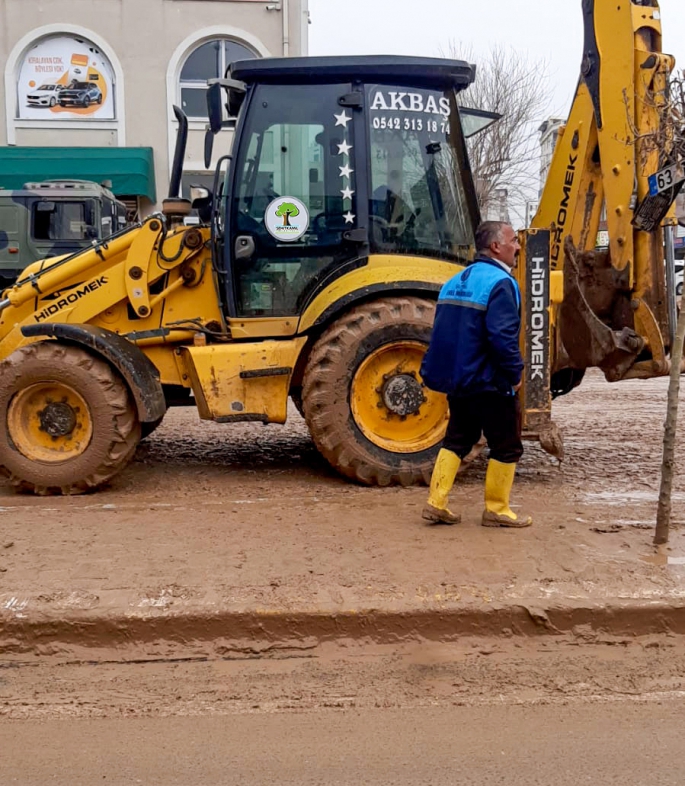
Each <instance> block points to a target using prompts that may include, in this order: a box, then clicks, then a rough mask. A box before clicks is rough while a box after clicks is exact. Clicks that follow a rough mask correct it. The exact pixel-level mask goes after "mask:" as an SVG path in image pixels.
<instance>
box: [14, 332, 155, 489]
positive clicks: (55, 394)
mask: <svg viewBox="0 0 685 786" xmlns="http://www.w3.org/2000/svg"><path fill="white" fill-rule="evenodd" d="M140 435H141V429H140V422H139V421H138V416H137V413H136V410H135V407H134V405H133V402H132V401H131V397H130V395H129V391H128V388H127V387H126V385H125V383H124V381H123V380H122V379H121V378H120V377H119V376H118V374H116V372H115V371H114V370H113V369H112V368H111V367H110V366H109V364H107V363H106V362H104V361H103V360H100V359H98V358H96V357H93V356H92V355H90V354H89V353H88V352H86V351H85V350H83V349H80V348H79V347H72V346H65V345H64V344H60V343H59V342H57V341H45V342H41V343H36V344H31V345H29V346H27V347H22V348H21V349H18V350H17V351H16V352H13V353H12V355H10V356H9V357H8V358H7V359H6V360H4V361H3V362H2V363H0V472H2V473H3V474H4V475H5V476H7V477H9V479H10V482H11V483H12V484H13V485H14V486H16V487H17V489H18V490H20V491H32V492H34V493H35V494H81V493H83V492H85V491H90V490H92V489H95V488H97V487H98V486H101V485H102V484H103V483H106V482H107V481H108V480H110V479H111V478H112V477H114V475H116V474H117V473H118V472H120V471H121V469H123V467H125V466H126V464H128V462H129V461H130V460H131V458H132V457H133V454H134V452H135V449H136V445H137V444H138V442H139V441H140Z"/></svg>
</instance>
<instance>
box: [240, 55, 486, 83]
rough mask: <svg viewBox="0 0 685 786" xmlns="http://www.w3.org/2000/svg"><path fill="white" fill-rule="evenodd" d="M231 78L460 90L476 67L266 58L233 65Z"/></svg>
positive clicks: (385, 59)
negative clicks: (357, 83)
mask: <svg viewBox="0 0 685 786" xmlns="http://www.w3.org/2000/svg"><path fill="white" fill-rule="evenodd" d="M231 77H232V78H233V79H237V80H240V81H241V82H246V83H248V84H252V83H266V84H277V85H279V84H298V83H303V82H306V83H319V84H322V83H323V84H325V83H331V82H353V81H360V82H371V83H376V84H387V85H401V86H403V87H404V86H406V87H432V88H436V87H439V88H450V87H452V88H454V89H456V90H464V89H466V88H467V87H468V86H469V85H470V84H471V83H472V82H473V80H474V79H475V77H476V66H475V65H471V64H470V63H467V62H465V61H463V60H445V59H442V58H436V57H400V56H394V55H362V56H354V57H269V58H256V59H254V60H240V61H238V62H236V63H233V64H232V65H231Z"/></svg>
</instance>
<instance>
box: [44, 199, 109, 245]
mask: <svg viewBox="0 0 685 786" xmlns="http://www.w3.org/2000/svg"><path fill="white" fill-rule="evenodd" d="M94 219H95V205H94V202H93V200H92V199H86V200H83V201H82V202H68V201H60V202H57V201H55V202H51V201H48V200H40V201H38V202H34V204H33V207H32V210H31V236H32V237H33V239H34V240H50V241H52V240H91V239H92V238H94V237H97V228H96V227H95V226H94Z"/></svg>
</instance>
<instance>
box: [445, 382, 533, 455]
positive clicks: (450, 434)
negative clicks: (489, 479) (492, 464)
mask: <svg viewBox="0 0 685 786" xmlns="http://www.w3.org/2000/svg"><path fill="white" fill-rule="evenodd" d="M447 400H448V402H449V405H450V420H449V423H448V424H447V434H445V440H444V442H443V443H442V446H443V448H445V449H446V450H451V451H452V453H456V454H457V456H459V458H460V459H463V458H464V457H465V456H467V455H468V454H469V452H470V451H471V448H472V447H473V446H474V445H475V444H476V442H478V440H479V439H480V435H481V434H484V435H485V439H486V440H487V441H488V447H489V448H490V458H492V459H495V461H500V462H502V463H503V464H514V463H516V462H517V461H518V460H519V459H520V458H521V456H522V455H523V443H522V442H521V405H520V403H519V398H518V396H503V395H501V394H500V393H479V394H478V395H475V396H448V397H447Z"/></svg>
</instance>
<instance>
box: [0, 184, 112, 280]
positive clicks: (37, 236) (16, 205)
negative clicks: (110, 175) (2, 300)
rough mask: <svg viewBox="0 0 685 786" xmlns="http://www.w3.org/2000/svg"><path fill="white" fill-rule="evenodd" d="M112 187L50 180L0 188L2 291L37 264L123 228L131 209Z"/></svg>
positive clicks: (78, 248)
mask: <svg viewBox="0 0 685 786" xmlns="http://www.w3.org/2000/svg"><path fill="white" fill-rule="evenodd" d="M108 186H109V183H103V184H98V183H94V182H90V181H87V180H46V181H43V182H41V183H26V184H25V185H24V187H23V188H22V189H20V190H6V189H3V188H0V291H1V290H2V289H4V288H5V287H7V286H9V285H10V284H12V283H13V282H14V280H15V279H16V277H17V276H18V275H19V273H20V272H21V271H22V270H23V269H24V268H25V267H27V266H28V265H30V264H31V263H32V262H35V261H36V260H39V259H45V258H46V257H55V256H61V255H63V254H73V253H74V252H76V251H79V250H81V249H82V248H85V247H86V246H89V245H90V244H91V243H92V242H93V241H94V240H101V239H103V238H105V237H108V236H109V235H112V234H114V233H115V232H118V231H119V230H120V229H123V228H124V227H125V226H126V224H127V218H126V205H124V204H123V202H120V201H119V200H118V199H117V198H116V197H115V196H114V194H113V193H112V192H111V191H110V189H109V187H108Z"/></svg>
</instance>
